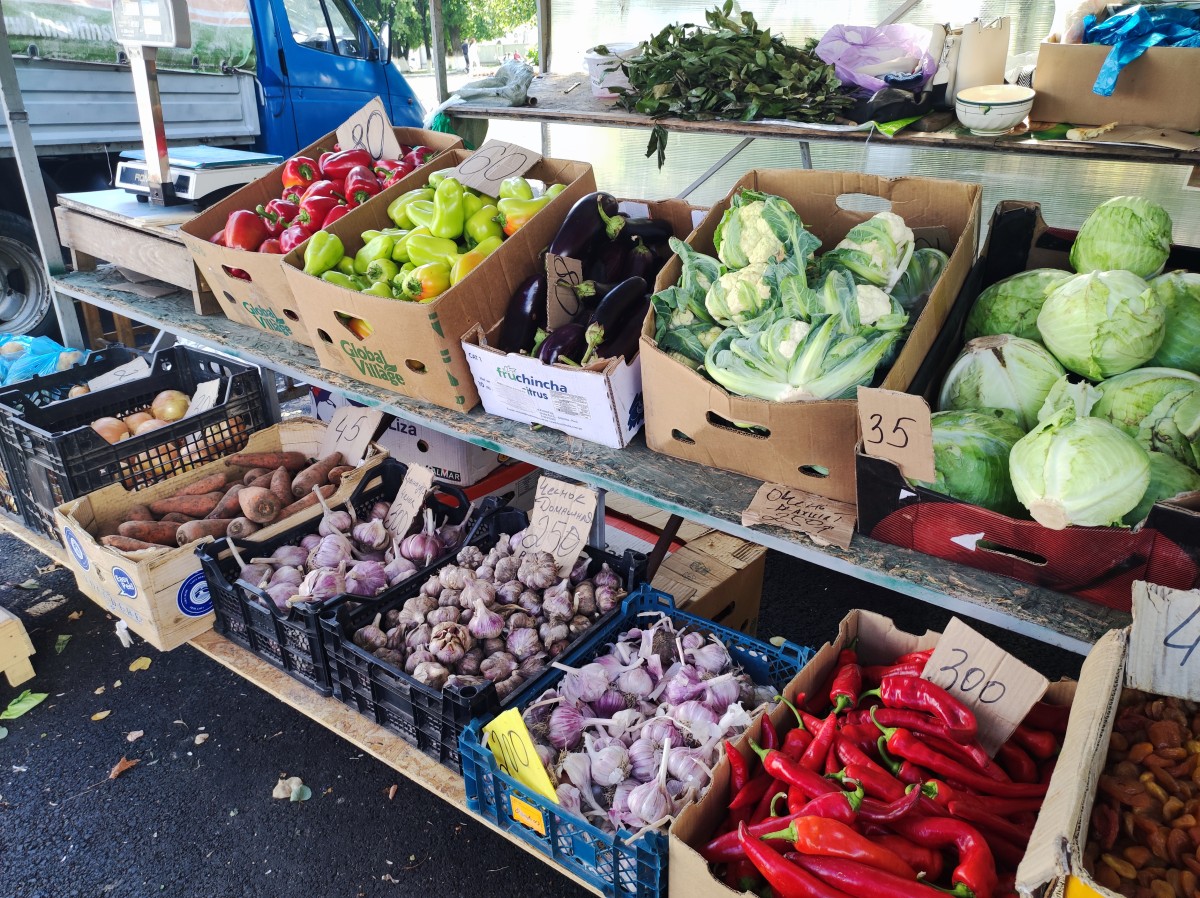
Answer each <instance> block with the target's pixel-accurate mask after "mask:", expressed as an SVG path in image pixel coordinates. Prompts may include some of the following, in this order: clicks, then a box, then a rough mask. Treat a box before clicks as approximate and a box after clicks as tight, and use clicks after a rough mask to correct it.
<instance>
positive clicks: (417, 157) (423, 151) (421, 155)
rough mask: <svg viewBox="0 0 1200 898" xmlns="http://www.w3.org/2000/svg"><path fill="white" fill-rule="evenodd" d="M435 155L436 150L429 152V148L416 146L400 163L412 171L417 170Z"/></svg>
mask: <svg viewBox="0 0 1200 898" xmlns="http://www.w3.org/2000/svg"><path fill="white" fill-rule="evenodd" d="M436 154H437V150H431V149H430V148H429V147H422V146H416V147H413V148H412V149H411V150H409V151H408V152H407V153H405V154H404V158H403V159H401V160H400V161H401V162H407V163H408V164H409V165H411V166H412V167H413V169H418V168H420V167H421V166H422V165H424V164H425V163H426V162H428V161H429V160H430V159H432V158H433V157H434V156H435V155H436Z"/></svg>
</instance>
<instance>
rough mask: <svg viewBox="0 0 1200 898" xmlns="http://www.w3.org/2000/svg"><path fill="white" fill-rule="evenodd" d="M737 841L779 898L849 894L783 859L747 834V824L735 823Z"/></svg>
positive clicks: (840, 897)
mask: <svg viewBox="0 0 1200 898" xmlns="http://www.w3.org/2000/svg"><path fill="white" fill-rule="evenodd" d="M738 841H739V842H740V843H741V845H742V850H743V851H744V852H745V853H746V857H748V858H750V862H751V863H752V864H754V866H755V867H756V868H757V869H758V872H759V873H761V874H762V875H763V878H764V879H765V880H766V881H767V882H768V883H769V884H770V886H771V888H772V889H773V890H774V891H775V894H776V895H779V896H780V898H850V896H849V895H847V894H846V893H845V892H843V891H841V890H840V889H835V888H834V887H833V886H830V885H826V884H825V883H824V882H822V881H821V880H819V879H817V878H816V877H815V876H813V875H812V874H811V873H809V872H808V871H806V870H802V869H801V868H800V867H798V866H796V865H795V864H793V863H792V862H791V861H789V860H786V859H785V858H784V857H783V855H781V854H780V853H779V852H778V851H776V850H775V849H774V848H771V847H770V846H769V845H767V844H766V843H764V842H762V841H760V840H758V839H756V838H754V837H753V836H751V835H750V833H749V831H748V829H747V828H746V824H744V823H743V824H742V825H741V826H739V827H738Z"/></svg>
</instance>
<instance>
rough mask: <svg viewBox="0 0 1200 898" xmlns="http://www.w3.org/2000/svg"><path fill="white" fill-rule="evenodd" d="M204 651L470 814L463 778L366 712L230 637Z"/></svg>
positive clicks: (206, 641) (208, 640) (211, 637)
mask: <svg viewBox="0 0 1200 898" xmlns="http://www.w3.org/2000/svg"><path fill="white" fill-rule="evenodd" d="M189 644H190V645H191V646H193V647H194V648H195V649H196V650H197V651H200V652H202V653H204V654H205V655H207V656H208V657H210V658H212V659H213V660H214V661H217V662H219V663H221V664H223V665H224V666H225V667H228V668H229V669H230V670H232V671H233V672H234V673H236V674H238V675H239V676H241V677H244V678H245V679H247V680H249V681H250V682H251V683H253V684H254V685H255V686H258V687H259V688H260V689H263V690H264V691H266V692H267V693H269V694H270V695H273V696H274V697H275V698H277V699H279V700H280V701H281V702H283V703H284V704H286V705H290V706H291V707H293V708H295V709H296V710H297V711H299V712H300V713H301V714H303V715H305V716H306V717H309V718H311V719H312V720H315V721H316V722H317V723H319V724H321V726H323V727H325V728H326V729H328V730H330V731H332V732H333V733H335V734H336V735H338V736H341V737H342V738H343V739H345V740H346V741H347V742H349V743H351V744H352V745H354V746H357V747H358V748H360V749H362V750H363V751H365V752H367V753H368V754H369V755H371V757H373V758H375V759H376V760H379V761H382V762H383V763H384V764H387V765H388V766H389V767H391V768H392V769H393V770H396V771H398V772H400V773H402V774H404V776H406V777H407V778H408V779H410V780H412V781H413V782H414V783H416V784H417V785H419V786H421V787H422V788H425V789H428V790H429V791H430V792H432V793H433V794H434V795H436V796H437V797H438V798H440V799H442V800H443V801H445V802H447V803H448V804H450V805H453V806H454V807H455V808H457V809H458V810H460V811H462V812H463V813H464V814H471V812H470V811H469V810H468V809H467V793H466V790H465V789H464V788H463V780H462V777H461V776H460V775H459V774H457V773H455V772H454V771H453V770H449V769H447V768H445V767H443V766H442V765H441V764H439V763H438V762H437V761H435V760H433V759H432V758H430V757H428V756H426V755H425V754H423V753H422V752H421V751H419V750H418V749H416V748H413V747H412V746H411V745H409V744H408V743H407V742H405V741H404V740H403V739H401V738H400V737H399V736H397V735H396V734H395V733H392V732H390V731H389V730H386V729H384V728H383V727H381V726H379V725H378V724H375V723H372V722H371V721H369V720H367V718H365V717H363V716H362V715H361V714H359V713H357V712H356V711H354V710H353V709H352V708H348V707H347V706H346V705H343V704H342V703H341V702H339V701H338V700H337V699H335V698H326V697H325V696H322V695H318V694H317V693H316V692H314V691H313V690H312V689H310V688H309V687H307V686H305V685H304V684H303V683H301V682H299V681H297V680H293V679H292V678H291V677H289V676H288V675H287V674H285V673H283V671H280V670H276V669H275V668H274V667H272V666H271V665H270V664H267V662H265V661H263V660H261V659H259V658H258V657H256V656H255V655H254V654H253V653H251V652H248V651H247V650H246V649H244V648H242V647H241V646H238V645H234V644H233V643H232V642H230V641H229V640H228V639H226V638H225V637H223V636H220V635H218V634H217V633H213V632H209V633H204V634H202V635H200V636H197V637H196V638H195V639H193V640H192V641H191V642H190V643H189ZM471 817H472V819H474V820H475V821H476V822H477V823H481V824H483V825H484V826H486V827H488V829H490V830H492V831H493V832H496V833H498V834H499V835H501V836H503V837H504V838H506V839H507V840H508V841H509V842H511V843H512V844H514V845H516V846H517V847H519V848H521V849H523V850H524V851H527V852H529V854H531V855H533V856H534V857H536V858H537V859H538V860H541V861H544V862H545V863H546V864H547V865H548V866H549V867H551V868H553V869H554V870H556V871H557V872H559V873H561V874H562V875H563V876H566V877H567V878H568V879H571V880H573V881H574V882H576V883H578V884H579V885H580V886H582V887H583V888H585V889H587V890H588V891H590V892H594V893H595V894H597V895H599V894H602V893H601V892H600V891H599V890H598V889H596V888H594V887H592V886H591V885H589V884H588V883H586V882H584V881H583V880H582V879H580V878H579V877H577V876H575V875H574V874H573V873H571V872H570V871H569V870H565V869H563V868H562V867H560V866H558V865H557V864H555V863H554V861H553V860H552V859H550V858H548V857H546V855H544V854H542V853H541V852H539V851H535V850H534V849H533V848H532V847H531V846H530V845H529V843H527V842H524V841H522V840H521V839H519V838H517V837H516V836H513V835H510V834H509V833H506V832H504V831H503V830H501V829H497V828H496V827H495V826H493V825H492V824H491V823H489V822H488V821H487V820H484V819H483V818H482V817H479V816H477V815H475V814H471Z"/></svg>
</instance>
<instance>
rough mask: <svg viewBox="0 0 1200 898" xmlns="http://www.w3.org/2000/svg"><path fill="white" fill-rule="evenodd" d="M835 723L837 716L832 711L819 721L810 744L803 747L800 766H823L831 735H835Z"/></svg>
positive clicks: (814, 767)
mask: <svg viewBox="0 0 1200 898" xmlns="http://www.w3.org/2000/svg"><path fill="white" fill-rule="evenodd" d="M837 725H838V719H837V716H836V715H835V714H832V713H831V714H830V715H829V716H828V717H826V718H825V719H824V720H823V721H822V722H821V728H820V729H819V730H817V735H816V736H814V737H813V741H812V744H811V745H809V747H808V748H806V749H804V754H803V755H801V757H800V766H801V767H807V768H808V769H809V770H821V769H823V768H824V766H825V757H826V756H827V755H828V754H829V748H830V746H832V745H833V737H834V736H835V735H837Z"/></svg>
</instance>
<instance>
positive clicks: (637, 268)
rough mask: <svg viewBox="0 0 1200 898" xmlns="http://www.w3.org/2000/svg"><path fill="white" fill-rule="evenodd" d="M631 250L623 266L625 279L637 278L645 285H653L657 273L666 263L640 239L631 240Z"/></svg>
mask: <svg viewBox="0 0 1200 898" xmlns="http://www.w3.org/2000/svg"><path fill="white" fill-rule="evenodd" d="M633 243H634V246H633V249H631V250H630V251H629V262H628V264H627V265H626V266H625V276H626V277H639V278H641V279H642V280H644V281H645V282H646V283H647V284H653V283H654V279H655V277H657V276H658V272H659V271H660V270H662V267H663V265H665V264H666V263H665V262H664V261H663V260H662V259H660V258H659V257H658V254H657V253H656V252H654V250H652V249H651V248H650V247H648V246H646V244H645V243H644V242H643V241H642V238H640V237H634V238H633Z"/></svg>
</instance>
